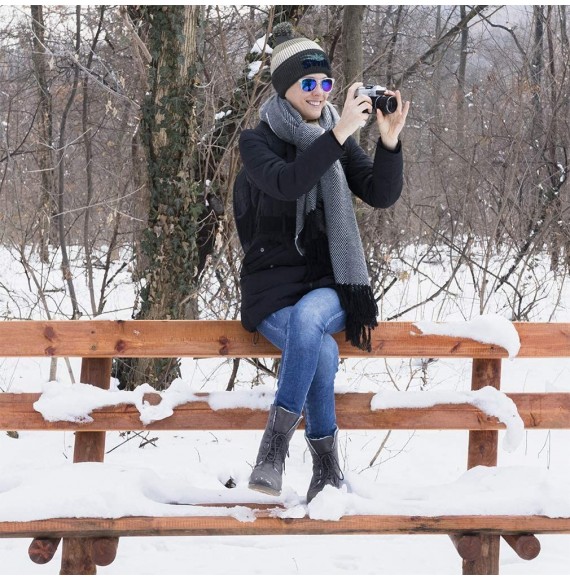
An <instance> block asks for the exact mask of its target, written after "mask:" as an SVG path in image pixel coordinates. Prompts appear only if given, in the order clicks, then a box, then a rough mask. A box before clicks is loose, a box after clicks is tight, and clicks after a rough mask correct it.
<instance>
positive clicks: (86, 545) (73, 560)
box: [59, 539, 97, 575]
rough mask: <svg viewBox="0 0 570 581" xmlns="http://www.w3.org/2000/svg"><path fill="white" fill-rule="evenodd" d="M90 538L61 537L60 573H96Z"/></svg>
mask: <svg viewBox="0 0 570 581" xmlns="http://www.w3.org/2000/svg"><path fill="white" fill-rule="evenodd" d="M92 544H93V541H92V540H91V539H63V554H62V557H61V569H60V571H59V574H60V575H97V567H96V565H95V563H94V562H93V558H92V556H91V553H92Z"/></svg>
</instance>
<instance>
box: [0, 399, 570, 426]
mask: <svg viewBox="0 0 570 581" xmlns="http://www.w3.org/2000/svg"><path fill="white" fill-rule="evenodd" d="M202 395H203V398H204V401H199V402H191V403H187V404H184V405H181V406H179V407H177V408H176V410H175V413H174V414H173V415H172V416H170V417H169V418H165V419H164V420H160V421H158V422H153V423H152V424H149V425H147V426H144V425H143V424H142V423H141V421H140V415H139V412H138V410H137V409H136V408H135V407H134V406H132V405H118V406H114V407H107V408H104V409H101V410H98V411H94V412H93V413H92V414H91V416H92V418H93V422H91V423H82V424H80V423H73V422H47V421H45V420H44V419H43V417H42V415H41V414H40V413H38V412H36V411H35V410H34V409H33V404H34V402H36V401H37V400H38V398H39V394H37V393H22V394H14V393H0V430H2V431H7V430H60V431H61V430H69V431H75V432H82V431H89V432H95V431H105V430H116V431H129V430H131V431H132V430H145V429H147V430H152V431H160V430H260V429H264V428H265V424H266V423H267V412H266V411H263V410H251V409H245V408H232V409H226V410H217V411H214V410H212V409H211V408H210V406H209V405H208V403H207V401H206V398H207V395H208V394H202ZM508 395H509V397H510V398H511V399H512V400H513V401H514V403H515V404H516V406H517V408H518V411H519V414H520V416H521V418H522V419H523V421H524V424H525V427H526V428H527V429H542V430H549V429H568V428H570V393H509V394H508ZM373 396H374V394H370V393H350V394H337V396H336V409H337V419H338V423H339V427H340V428H341V429H345V430H349V429H351V430H358V429H379V430H395V429H407V430H441V429H448V430H460V429H465V430H480V431H495V430H501V429H504V427H505V426H504V425H503V424H502V423H500V422H499V421H498V420H497V419H496V418H493V417H491V416H488V415H487V414H485V413H484V412H482V411H481V410H479V409H478V408H476V407H474V406H471V405H469V404H438V405H435V406H433V407H431V408H416V409H411V408H399V409H387V410H376V411H371V409H370V401H371V399H372V397H373ZM158 401H159V398H156V397H155V398H154V399H153V404H156V403H158ZM300 428H302V425H301V426H300Z"/></svg>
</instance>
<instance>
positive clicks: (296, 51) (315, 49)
mask: <svg viewBox="0 0 570 581" xmlns="http://www.w3.org/2000/svg"><path fill="white" fill-rule="evenodd" d="M273 36H274V38H275V48H274V49H273V53H272V54H271V82H272V84H273V86H274V87H275V90H276V91H277V94H278V95H279V96H280V97H283V98H284V97H285V93H286V92H287V89H288V88H289V87H290V86H291V85H293V83H295V82H296V81H298V80H299V79H300V78H301V77H304V76H306V75H310V74H314V73H324V74H325V75H328V76H330V75H331V74H332V73H331V65H330V63H329V59H328V57H327V55H326V53H325V52H324V51H323V49H322V48H321V47H320V46H319V45H318V44H317V43H316V42H313V41H312V40H309V39H308V38H293V27H292V26H291V24H290V23H289V22H282V23H280V24H278V25H277V26H275V28H274V29H273Z"/></svg>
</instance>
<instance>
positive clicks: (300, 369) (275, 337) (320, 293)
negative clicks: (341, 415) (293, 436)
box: [257, 288, 346, 438]
mask: <svg viewBox="0 0 570 581" xmlns="http://www.w3.org/2000/svg"><path fill="white" fill-rule="evenodd" d="M345 322H346V314H345V312H344V309H343V308H342V307H341V306H340V301H339V299H338V295H337V293H336V291H335V290H334V289H331V288H320V289H316V290H314V291H311V292H309V293H307V294H306V295H305V296H304V297H303V298H301V299H300V300H299V301H298V302H297V303H296V304H295V305H293V306H292V307H285V308H283V309H280V310H279V311H276V312H275V313H273V314H271V315H269V316H268V317H266V318H265V319H264V320H263V321H262V322H261V323H260V324H259V326H258V327H257V329H258V331H259V332H260V333H261V334H262V335H263V336H264V337H265V338H266V339H268V340H269V341H271V343H273V344H274V345H275V346H276V347H278V348H279V349H281V351H282V359H281V367H280V370H279V380H278V383H277V394H276V396H275V405H277V406H281V407H283V408H285V409H286V410H287V411H290V412H294V413H297V414H301V413H302V412H303V409H304V411H305V433H306V435H307V437H308V438H324V437H325V436H330V435H332V434H334V432H335V430H336V414H335V403H334V378H335V375H336V372H337V370H338V345H337V344H336V341H335V340H334V339H333V338H332V336H331V334H332V333H338V332H339V331H342V330H343V329H344V326H345Z"/></svg>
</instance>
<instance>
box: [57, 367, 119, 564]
mask: <svg viewBox="0 0 570 581" xmlns="http://www.w3.org/2000/svg"><path fill="white" fill-rule="evenodd" d="M112 364H113V360H112V359H96V358H84V359H83V360H82V362H81V377H80V381H81V383H88V384H90V385H95V386H97V387H100V388H101V389H109V386H110V384H111V367H112ZM104 458H105V432H101V431H84V432H76V434H75V446H74V450H73V461H74V462H103V460H104ZM93 542H94V541H93V539H85V538H70V539H64V541H63V545H62V557H61V570H60V574H61V575H95V574H96V573H97V566H96V564H95V563H96V561H95V560H94V559H93ZM115 552H116V548H115Z"/></svg>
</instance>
